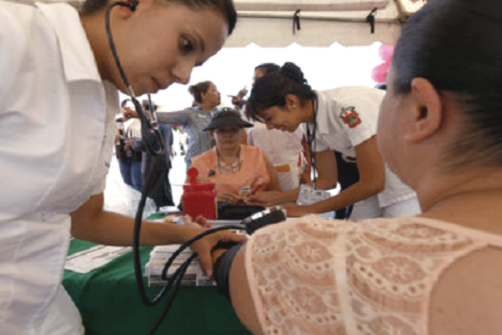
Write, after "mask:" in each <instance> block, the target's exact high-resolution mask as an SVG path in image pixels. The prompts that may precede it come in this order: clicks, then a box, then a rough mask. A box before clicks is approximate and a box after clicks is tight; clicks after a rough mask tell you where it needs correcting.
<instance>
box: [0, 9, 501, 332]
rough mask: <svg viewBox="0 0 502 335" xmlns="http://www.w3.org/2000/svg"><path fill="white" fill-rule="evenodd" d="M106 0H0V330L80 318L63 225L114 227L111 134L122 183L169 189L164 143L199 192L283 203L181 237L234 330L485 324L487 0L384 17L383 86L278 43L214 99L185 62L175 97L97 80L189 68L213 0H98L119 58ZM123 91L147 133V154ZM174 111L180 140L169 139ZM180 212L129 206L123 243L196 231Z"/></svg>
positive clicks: (496, 270) (211, 28) (496, 236)
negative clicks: (319, 85) (236, 229)
mask: <svg viewBox="0 0 502 335" xmlns="http://www.w3.org/2000/svg"><path fill="white" fill-rule="evenodd" d="M111 5H112V1H108V0H86V1H85V2H84V5H83V8H82V10H81V11H80V12H78V11H77V10H76V9H74V8H73V7H71V6H70V5H67V4H51V5H47V4H37V5H35V6H27V5H22V4H17V3H13V2H4V1H1V2H0V27H2V28H3V29H1V30H0V36H1V38H0V45H2V46H4V49H5V50H10V51H11V52H9V53H3V54H2V56H0V73H2V78H3V81H2V84H1V85H2V86H3V87H4V88H5V89H4V90H0V102H1V103H0V106H1V107H0V108H1V109H0V120H1V122H0V137H1V138H2V139H3V140H2V141H1V142H0V157H1V158H2V159H1V161H2V167H3V172H4V173H3V177H1V178H0V187H1V188H2V189H3V190H9V192H11V191H10V190H12V192H11V193H10V194H9V197H7V198H3V199H2V200H1V201H0V236H1V237H0V241H1V243H0V250H2V252H1V253H0V324H2V332H5V333H6V334H36V335H45V334H51V335H53V334H56V335H57V334H61V335H63V334H72V335H73V334H75V335H76V334H83V327H82V322H81V319H80V317H79V312H78V310H77V309H76V308H75V306H74V305H73V303H72V302H71V300H70V298H69V297H68V295H67V294H66V292H65V290H64V288H63V287H62V285H61V280H62V269H63V266H64V262H65V257H66V253H67V249H68V241H69V239H70V236H73V237H76V238H79V239H84V240H89V241H93V242H96V243H102V244H108V245H130V244H131V243H132V236H133V229H134V222H133V219H132V218H129V217H125V216H122V215H119V214H116V213H112V212H107V211H105V210H104V209H103V190H104V187H105V184H104V181H105V177H106V174H107V172H108V166H109V165H110V164H109V163H110V158H111V153H112V149H113V144H115V155H116V158H117V160H118V161H119V166H120V173H121V175H122V178H123V181H124V183H125V184H127V185H129V186H130V187H132V188H134V189H135V190H137V191H138V192H143V191H145V187H146V190H147V195H148V196H149V197H151V198H152V199H153V201H154V202H155V204H156V206H157V208H160V207H163V206H172V205H177V203H176V202H177V201H176V199H173V196H172V190H171V186H170V183H169V171H170V169H171V167H172V161H171V157H172V156H173V155H174V151H176V150H178V148H175V149H173V146H174V147H178V146H179V149H180V152H182V151H184V150H186V152H184V154H185V161H186V165H187V169H188V168H191V167H193V168H195V169H197V171H198V179H199V181H200V182H211V183H214V184H215V187H216V197H217V200H218V201H222V202H228V203H230V204H233V205H239V206H248V205H258V206H263V207H268V206H273V205H281V206H282V207H283V208H284V209H285V210H286V212H287V215H288V217H297V218H294V219H288V220H287V221H286V222H284V223H280V224H277V225H273V226H269V227H265V228H262V229H259V230H258V231H257V232H256V233H254V234H253V235H252V236H250V237H249V239H246V238H245V237H242V236H240V235H236V234H233V233H225V232H218V233H216V234H214V235H209V236H208V237H205V238H204V239H202V240H201V241H199V242H197V243H195V244H194V245H193V246H192V249H193V250H194V251H195V252H197V253H198V255H199V259H200V262H201V265H202V267H203V269H204V270H205V271H206V273H208V274H209V275H210V276H212V274H213V271H214V272H215V279H216V281H217V282H218V285H220V286H221V287H222V288H223V292H228V297H229V299H230V302H231V304H232V306H233V307H234V309H235V311H236V313H237V315H238V316H239V318H240V320H241V321H242V323H243V324H244V325H245V326H246V327H247V328H248V329H249V330H250V331H251V332H252V333H253V334H267V335H296V334H297V335H307V334H316V335H317V334H319V335H322V334H350V335H359V334H361V335H362V334H371V335H387V334H410V335H411V334H417V335H418V334H423V335H425V334H431V335H432V334H459V335H462V334H484V335H500V334H501V329H502V321H501V320H502V318H500V310H502V290H501V289H500V283H501V282H502V210H501V206H500V204H501V203H502V127H501V125H502V43H501V38H502V14H501V12H500V10H499V9H500V3H499V0H485V1H483V2H475V1H471V0H434V1H433V0H430V1H429V2H428V3H427V4H425V5H424V7H423V8H422V9H421V10H419V11H418V12H417V13H415V14H414V15H413V16H411V17H410V18H409V19H408V20H407V22H406V23H405V24H404V25H403V28H402V32H401V36H400V37H399V40H398V41H397V44H396V46H395V53H394V56H393V59H392V65H391V68H390V70H389V74H388V79H387V83H386V90H381V89H378V88H370V87H338V88H333V89H331V90H325V91H318V90H315V89H314V88H312V87H311V86H310V85H309V84H308V80H307V78H306V77H307V76H306V75H304V73H303V71H302V70H301V69H300V67H298V66H297V65H296V64H294V63H291V62H286V63H284V64H283V65H282V66H280V65H277V64H271V63H266V64H259V65H257V66H256V68H255V69H254V78H253V85H252V88H251V90H250V94H249V96H246V94H247V92H246V90H241V91H240V92H239V94H237V95H236V96H235V97H234V98H233V100H232V102H233V104H234V107H233V108H228V107H226V108H222V106H220V105H221V98H220V93H219V92H218V89H217V87H216V85H215V84H214V82H212V81H204V82H201V83H198V84H196V85H193V86H190V88H189V93H190V94H191V95H192V96H193V101H194V102H193V105H192V106H190V107H189V108H187V109H185V110H182V111H177V112H165V111H161V110H157V107H156V105H155V104H154V103H151V102H150V101H144V102H143V104H142V106H141V109H138V104H139V103H138V102H137V101H136V100H135V99H136V98H135V97H133V96H132V97H131V99H130V100H126V101H124V102H122V104H121V109H120V110H119V106H120V105H119V102H118V93H117V90H120V91H122V92H125V93H131V92H134V93H135V94H138V95H142V94H145V93H155V92H156V91H158V90H160V89H164V88H167V87H168V86H169V85H171V84H172V83H182V84H187V83H188V82H189V78H190V73H191V70H192V68H193V67H194V66H197V65H200V64H202V63H204V62H205V61H206V60H207V59H208V58H210V57H212V56H213V55H214V54H216V52H217V51H218V50H220V49H221V48H222V46H223V44H224V42H225V40H226V38H227V37H228V36H229V35H230V34H231V33H232V31H233V29H234V27H235V24H236V20H237V16H236V11H235V8H234V5H233V3H232V1H231V0H208V1H204V2H200V1H198V0H184V1H171V0H140V1H139V2H124V3H121V4H118V5H117V6H116V7H114V8H113V10H110V12H109V13H110V15H111V19H112V20H111V22H112V31H113V35H114V37H115V47H116V49H117V50H118V54H119V55H120V58H121V59H120V60H121V63H122V64H123V66H124V70H125V71H122V69H121V68H120V67H119V61H118V60H117V59H115V58H114V57H113V56H112V54H111V53H110V47H109V45H108V42H107V41H106V37H105V36H106V35H107V33H108V34H109V33H110V32H109V31H106V28H105V25H104V24H103V22H104V21H105V16H106V15H107V8H111V7H109V6H111ZM466 22H467V23H468V24H469V26H468V29H466V27H465V24H466ZM25 27H31V29H29V30H28V29H25ZM159 32H162V33H159ZM131 39H134V40H138V41H141V42H142V43H143V47H144V50H148V53H145V52H143V50H142V48H133V49H131V48H130V47H129V46H130V43H129V41H130V40H131ZM152 53H155V54H156V57H154V58H153V57H151V54H152ZM147 60H148V61H147ZM123 72H124V73H125V74H126V75H127V78H128V80H129V82H128V81H127V80H125V79H124V73H123ZM26 74H28V75H26ZM48 82H50V83H51V85H47V83H48ZM129 83H130V84H129ZM11 88H15V89H16V92H18V93H19V94H16V95H13V94H7V93H8V90H10V89H11ZM6 92H7V93H6ZM34 93H36V94H34ZM143 113H144V115H145V116H146V118H147V119H148V120H150V121H149V122H151V126H152V127H153V128H155V129H158V131H159V132H160V133H161V134H162V140H163V141H164V142H163V146H165V148H166V151H165V152H164V153H163V154H162V156H161V157H159V158H157V159H153V158H152V157H151V155H150V154H149V151H151V148H149V147H147V146H146V145H145V142H146V140H145V138H143V137H144V136H145V134H147V135H149V134H148V133H145V129H144V127H143V126H144V124H142V121H141V118H142V117H143ZM114 116H115V124H114V122H113V120H114ZM143 122H144V121H143ZM114 128H115V132H114ZM173 129H175V131H183V133H185V134H186V135H185V136H186V137H187V142H186V143H184V142H181V144H179V143H180V142H178V145H175V143H176V141H175V140H174V134H173ZM48 134H50V136H47V135H48ZM181 146H184V147H185V146H187V148H183V149H181ZM152 176H153V177H152ZM17 177H19V178H17ZM20 179H22V182H20ZM337 184H342V187H341V191H340V192H338V193H337V194H334V195H333V194H328V193H326V192H324V193H323V191H327V190H330V189H334V188H335V187H336V186H337ZM310 195H322V196H323V198H322V199H316V200H312V198H315V197H310ZM306 199H310V200H309V201H306ZM325 213H331V214H330V215H331V218H326V215H324V217H323V216H321V215H319V214H325ZM335 217H336V218H341V219H345V220H333V218H335ZM198 220H199V219H198ZM199 221H200V223H201V227H198V226H197V225H194V224H188V225H175V224H165V225H159V224H155V223H152V222H149V221H148V220H145V221H144V222H143V226H142V239H141V244H142V245H160V244H179V243H183V242H185V241H187V240H190V239H191V238H193V237H194V236H196V235H198V234H200V233H202V232H204V231H205V229H206V228H205V227H203V226H204V219H200V220H199ZM223 242H224V244H222V243H223ZM27 273H28V274H29V276H27V275H26V274H27Z"/></svg>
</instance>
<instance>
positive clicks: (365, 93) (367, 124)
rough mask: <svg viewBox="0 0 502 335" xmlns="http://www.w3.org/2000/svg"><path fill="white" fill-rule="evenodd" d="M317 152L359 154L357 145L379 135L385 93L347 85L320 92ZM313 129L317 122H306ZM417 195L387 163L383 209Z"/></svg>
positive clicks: (315, 149) (381, 197) (315, 143)
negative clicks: (380, 114)
mask: <svg viewBox="0 0 502 335" xmlns="http://www.w3.org/2000/svg"><path fill="white" fill-rule="evenodd" d="M316 94H317V113H316V125H317V127H316V137H315V141H314V143H313V144H312V150H313V151H315V152H318V151H324V150H328V149H331V150H336V151H338V152H340V153H342V154H345V155H347V156H351V157H355V156H356V152H355V149H354V148H355V147H356V146H358V145H359V144H361V143H363V142H364V141H366V140H369V139H370V138H371V137H372V136H374V135H376V132H377V122H378V113H379V110H380V104H381V102H382V100H383V98H384V96H385V92H384V91H382V90H379V89H375V88H370V87H362V86H361V87H359V86H347V87H340V88H336V89H333V90H328V91H322V92H316ZM305 127H310V132H311V133H312V131H313V123H309V124H306V125H305ZM414 196H415V192H413V190H412V189H411V188H409V187H408V186H407V185H405V184H404V183H403V182H401V180H400V179H399V178H398V177H397V176H396V175H395V174H394V173H392V172H391V171H390V170H389V168H388V167H387V165H386V166H385V189H384V191H382V192H381V193H379V194H378V202H379V205H380V207H381V208H383V207H387V206H390V205H392V204H394V203H396V202H399V201H403V200H406V199H409V198H412V197H414Z"/></svg>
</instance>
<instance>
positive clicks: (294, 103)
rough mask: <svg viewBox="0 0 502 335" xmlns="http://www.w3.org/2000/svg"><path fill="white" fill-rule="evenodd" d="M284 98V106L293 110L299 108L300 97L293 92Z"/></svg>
mask: <svg viewBox="0 0 502 335" xmlns="http://www.w3.org/2000/svg"><path fill="white" fill-rule="evenodd" d="M285 100H286V106H285V107H286V108H288V109H289V110H295V109H296V108H299V107H300V102H301V101H300V99H299V98H298V96H296V95H294V94H287V95H286V97H285Z"/></svg>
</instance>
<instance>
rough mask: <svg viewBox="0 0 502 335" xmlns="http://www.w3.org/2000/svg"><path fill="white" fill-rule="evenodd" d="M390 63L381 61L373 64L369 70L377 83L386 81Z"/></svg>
mask: <svg viewBox="0 0 502 335" xmlns="http://www.w3.org/2000/svg"><path fill="white" fill-rule="evenodd" d="M389 67H390V63H388V62H386V63H382V64H380V65H377V66H375V68H374V69H373V71H371V78H373V80H374V81H376V82H377V83H385V82H386V81H387V71H389Z"/></svg>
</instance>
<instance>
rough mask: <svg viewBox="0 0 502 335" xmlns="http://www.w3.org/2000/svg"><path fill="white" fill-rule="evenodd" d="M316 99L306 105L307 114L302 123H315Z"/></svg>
mask: <svg viewBox="0 0 502 335" xmlns="http://www.w3.org/2000/svg"><path fill="white" fill-rule="evenodd" d="M315 106H316V99H315V98H314V99H311V100H309V101H307V102H306V103H305V113H303V115H304V116H303V119H302V120H301V121H302V122H306V123H314V121H315V116H316V115H315V114H316V107H315Z"/></svg>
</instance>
